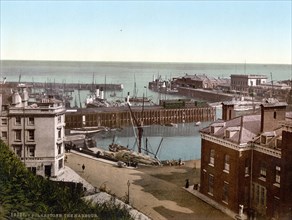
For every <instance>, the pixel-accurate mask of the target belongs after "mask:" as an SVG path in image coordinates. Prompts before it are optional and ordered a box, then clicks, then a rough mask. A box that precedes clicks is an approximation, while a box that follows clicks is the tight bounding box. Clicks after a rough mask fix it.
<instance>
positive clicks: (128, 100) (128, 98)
mask: <svg viewBox="0 0 292 220" xmlns="http://www.w3.org/2000/svg"><path fill="white" fill-rule="evenodd" d="M126 102H127V103H128V104H130V92H128V95H127V100H126Z"/></svg>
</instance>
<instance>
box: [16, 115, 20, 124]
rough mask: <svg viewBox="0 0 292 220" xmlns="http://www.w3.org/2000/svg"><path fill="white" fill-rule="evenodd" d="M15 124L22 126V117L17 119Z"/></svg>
mask: <svg viewBox="0 0 292 220" xmlns="http://www.w3.org/2000/svg"><path fill="white" fill-rule="evenodd" d="M15 124H16V125H21V117H19V116H17V117H15Z"/></svg>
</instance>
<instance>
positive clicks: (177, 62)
mask: <svg viewBox="0 0 292 220" xmlns="http://www.w3.org/2000/svg"><path fill="white" fill-rule="evenodd" d="M2 61H28V62H33V61H37V62H88V63H92V62H96V63H176V64H180V63H181V64H242V65H246V64H258V65H292V62H291V63H256V62H250V63H248V62H245V61H244V62H242V63H240V62H230V63H228V62H190V61H117V60H113V61H106V60H104V61H100V60H99V61H96V60H86V61H85V60H30V59H23V60H22V59H0V62H2Z"/></svg>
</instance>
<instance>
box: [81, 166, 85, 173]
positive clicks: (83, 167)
mask: <svg viewBox="0 0 292 220" xmlns="http://www.w3.org/2000/svg"><path fill="white" fill-rule="evenodd" d="M84 169H85V165H84V164H83V165H82V171H83V172H84Z"/></svg>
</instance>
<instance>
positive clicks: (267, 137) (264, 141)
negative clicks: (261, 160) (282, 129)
mask: <svg viewBox="0 0 292 220" xmlns="http://www.w3.org/2000/svg"><path fill="white" fill-rule="evenodd" d="M273 137H275V133H274V132H265V133H263V134H262V135H261V144H265V145H266V144H268V143H269V142H270V141H271V140H272V138H273Z"/></svg>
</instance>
